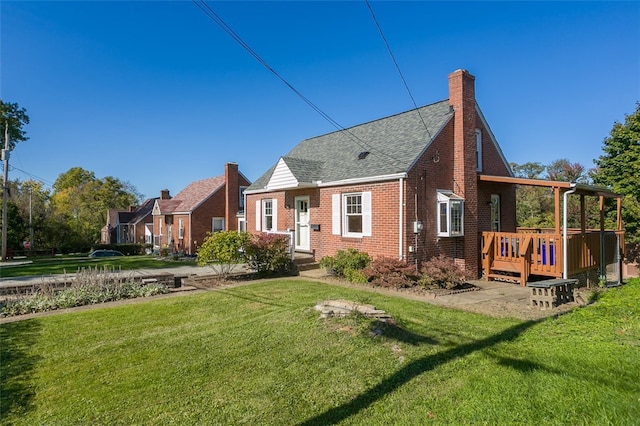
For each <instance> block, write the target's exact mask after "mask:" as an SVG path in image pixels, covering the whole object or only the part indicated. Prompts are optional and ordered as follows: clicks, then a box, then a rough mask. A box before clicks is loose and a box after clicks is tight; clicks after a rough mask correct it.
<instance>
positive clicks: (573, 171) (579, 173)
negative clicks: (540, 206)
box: [546, 158, 589, 183]
mask: <svg viewBox="0 0 640 426" xmlns="http://www.w3.org/2000/svg"><path fill="white" fill-rule="evenodd" d="M546 169H547V179H549V180H555V181H562V182H575V183H588V180H589V177H588V175H587V173H586V170H585V167H584V166H583V165H582V164H580V163H571V162H570V161H569V160H567V159H566V158H563V159H560V160H556V161H553V162H552V163H551V164H549V165H548V166H547V168H546Z"/></svg>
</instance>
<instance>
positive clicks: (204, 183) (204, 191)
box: [153, 175, 225, 215]
mask: <svg viewBox="0 0 640 426" xmlns="http://www.w3.org/2000/svg"><path fill="white" fill-rule="evenodd" d="M224 185H225V178H224V175H221V176H216V177H212V178H208V179H202V180H198V181H195V182H191V183H190V184H189V185H187V186H186V187H185V188H184V189H183V190H182V191H180V192H179V193H177V194H176V196H175V197H173V198H171V199H170V200H162V199H159V200H157V201H156V204H155V205H154V208H153V214H154V215H162V214H175V213H188V212H192V211H194V210H195V209H197V208H198V207H199V206H200V205H201V204H202V203H204V202H205V201H206V200H208V199H209V198H210V197H211V196H212V195H213V194H215V193H216V192H218V191H219V190H220V189H221V188H224Z"/></svg>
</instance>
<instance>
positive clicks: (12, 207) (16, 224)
mask: <svg viewBox="0 0 640 426" xmlns="http://www.w3.org/2000/svg"><path fill="white" fill-rule="evenodd" d="M0 210H1V207H0ZM28 229H29V228H28V224H25V222H24V220H23V219H22V217H21V216H20V210H19V209H18V206H16V204H15V203H14V202H13V201H8V202H7V248H8V249H11V250H22V249H23V246H22V242H23V241H24V239H25V236H27V235H28V234H29V230H28Z"/></svg>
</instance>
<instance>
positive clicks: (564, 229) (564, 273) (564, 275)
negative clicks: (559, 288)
mask: <svg viewBox="0 0 640 426" xmlns="http://www.w3.org/2000/svg"><path fill="white" fill-rule="evenodd" d="M576 189H577V188H576V184H575V183H572V184H571V189H570V190H568V191H565V193H564V194H563V195H562V197H563V200H562V203H563V205H562V278H563V279H565V280H566V279H567V278H569V265H568V264H567V257H568V247H567V234H568V232H567V226H568V222H569V221H568V220H567V212H568V210H569V208H568V206H567V204H568V203H567V200H568V198H569V197H568V195H569V194H573V193H574V192H576Z"/></svg>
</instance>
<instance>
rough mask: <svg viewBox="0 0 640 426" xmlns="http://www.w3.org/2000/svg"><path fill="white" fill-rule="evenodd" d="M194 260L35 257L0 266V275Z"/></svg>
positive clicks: (165, 265) (153, 265) (164, 265)
mask: <svg viewBox="0 0 640 426" xmlns="http://www.w3.org/2000/svg"><path fill="white" fill-rule="evenodd" d="M195 264H196V263H195V261H180V262H175V261H165V260H159V259H157V258H155V257H153V256H122V257H108V258H93V259H92V258H89V257H61V258H36V259H34V260H33V263H30V264H25V265H18V266H1V265H0V277H3V278H8V277H25V276H31V275H55V274H64V273H75V272H77V271H78V269H80V268H94V269H95V268H98V269H104V268H108V269H121V270H123V271H124V270H132V269H147V268H148V269H162V268H173V267H176V266H180V265H195Z"/></svg>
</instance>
